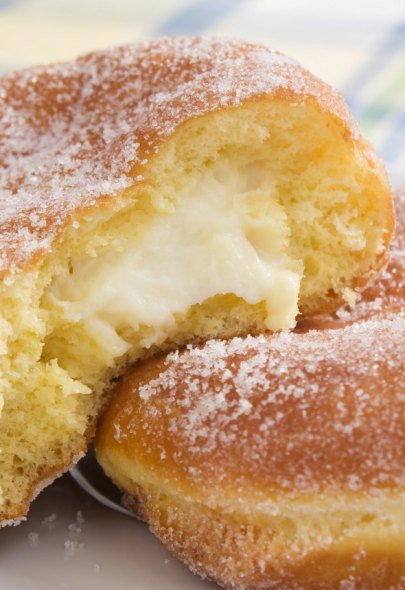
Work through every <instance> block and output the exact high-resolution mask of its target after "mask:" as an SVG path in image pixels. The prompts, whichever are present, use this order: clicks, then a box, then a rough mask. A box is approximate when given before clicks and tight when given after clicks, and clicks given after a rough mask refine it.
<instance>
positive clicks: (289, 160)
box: [0, 97, 390, 518]
mask: <svg viewBox="0 0 405 590" xmlns="http://www.w3.org/2000/svg"><path fill="white" fill-rule="evenodd" d="M367 154H368V152H364V153H362V152H360V151H359V150H358V148H355V147H354V145H353V140H352V138H349V137H348V136H347V132H346V131H345V130H343V129H342V127H341V125H339V123H338V121H335V119H334V118H333V117H331V116H330V113H327V112H325V111H323V110H320V109H319V107H318V106H317V105H315V103H313V102H311V101H309V100H308V101H307V102H302V103H293V102H291V103H290V102H287V101H285V100H281V99H278V98H277V97H274V98H272V99H269V98H268V97H266V99H265V100H264V99H263V100H261V99H256V100H252V101H250V102H247V103H245V104H244V105H243V107H242V106H241V107H238V108H237V109H232V108H229V109H227V110H225V111H223V112H214V113H210V114H208V115H205V116H203V117H199V118H196V119H191V120H190V121H188V122H187V123H184V124H182V126H181V127H180V128H179V129H178V130H177V131H176V134H175V135H174V136H173V137H172V139H171V140H170V141H167V142H166V143H165V144H164V145H163V147H162V148H161V149H160V150H159V151H158V153H157V154H156V155H155V156H153V157H152V158H150V160H149V162H148V164H147V165H146V166H145V167H144V169H143V177H144V180H143V182H142V183H140V184H139V185H137V186H135V185H134V186H131V187H129V188H127V189H126V190H125V191H123V193H122V194H121V196H117V197H116V198H114V200H112V201H108V200H106V202H105V203H104V204H101V205H99V206H98V207H97V211H96V212H94V211H92V210H91V209H89V210H86V208H83V209H82V210H80V211H78V212H77V213H76V214H75V217H74V220H73V221H72V223H71V224H70V225H69V227H67V228H66V229H65V230H64V231H63V232H62V233H61V234H60V236H59V237H58V238H57V240H56V241H55V243H54V245H53V246H52V253H51V254H50V255H49V256H48V257H47V258H46V259H45V260H44V261H43V262H42V263H41V264H39V265H33V266H32V268H31V270H29V271H26V272H23V273H19V274H16V275H15V277H14V278H13V279H12V280H11V281H8V280H6V281H4V283H3V284H2V285H1V287H0V308H1V311H2V314H1V319H0V345H1V346H2V347H3V348H4V350H2V351H1V352H2V355H1V357H0V386H1V389H0V390H1V392H2V396H1V398H0V399H1V400H2V402H1V406H0V408H1V407H2V414H1V426H0V450H1V454H0V464H1V469H0V489H1V492H2V494H1V496H0V497H1V498H2V503H1V504H0V517H1V515H2V514H3V513H4V514H6V515H8V516H10V515H11V516H10V518H12V517H14V516H15V517H16V518H17V517H18V516H19V515H21V514H22V513H24V511H25V508H26V505H25V502H26V498H27V497H29V496H30V495H31V496H32V495H33V494H35V493H36V491H38V489H37V484H38V485H39V482H40V481H42V480H44V479H46V478H52V477H53V476H54V475H55V471H56V470H57V471H60V466H61V465H62V466H63V465H64V466H68V465H69V464H70V463H71V461H72V459H73V457H75V456H77V455H78V453H79V452H80V451H79V449H80V450H81V451H83V450H84V448H85V445H86V440H87V438H88V435H89V432H90V431H91V429H92V428H93V424H94V420H95V418H96V416H97V415H98V413H99V411H100V408H101V407H102V405H103V404H104V403H105V400H106V392H107V391H108V389H109V387H110V384H111V381H112V379H114V378H115V377H116V376H117V375H119V374H121V373H122V372H123V371H124V369H125V367H126V366H127V365H128V363H130V362H133V361H135V360H137V359H139V358H141V357H143V356H145V355H149V354H153V353H154V352H155V351H156V350H158V349H159V350H165V349H168V348H173V347H175V346H181V345H183V344H184V343H185V342H188V341H194V340H200V339H206V338H215V337H227V336H235V335H238V334H246V333H248V332H251V333H257V332H260V331H263V330H265V329H268V328H269V326H270V327H271V328H273V329H278V328H285V327H289V326H288V325H287V326H286V325H282V322H280V323H279V325H277V324H271V318H272V313H273V312H274V310H273V309H272V308H271V297H269V298H268V300H267V301H266V298H265V297H264V295H263V292H262V291H260V290H257V291H255V284H256V283H257V284H259V283H260V280H261V279H260V277H259V270H258V271H257V274H256V275H255V274H254V273H253V274H252V273H250V270H251V266H250V264H249V259H248V258H246V260H244V259H243V257H242V259H241V261H240V262H241V264H240V270H239V275H238V277H237V278H239V279H240V285H238V284H236V283H233V284H231V285H230V287H229V289H226V288H224V286H223V282H220V283H219V284H220V289H219V290H217V288H216V285H215V283H212V285H211V287H212V290H211V292H209V291H204V289H203V290H202V291H203V292H204V297H203V298H202V299H199V298H198V297H196V299H195V300H191V301H188V303H187V305H185V306H184V307H183V308H180V309H172V310H171V313H170V314H169V316H170V317H169V316H168V317H169V319H168V320H167V321H166V320H165V321H161V320H159V321H157V322H154V321H151V322H149V323H148V322H146V323H142V322H139V319H138V318H137V317H135V318H132V319H131V318H129V315H130V314H126V315H122V316H120V314H119V313H118V312H117V309H116V308H117V307H118V308H119V307H120V305H121V304H122V301H121V300H117V302H116V305H115V306H114V305H110V306H109V303H108V304H106V307H105V308H103V309H93V308H92V307H91V306H88V307H87V308H86V309H83V308H80V301H82V300H83V299H85V298H86V296H87V295H88V294H89V293H90V299H91V296H93V295H94V294H95V293H97V290H98V285H99V284H104V283H99V282H97V281H98V278H97V277H98V276H99V273H100V274H101V275H102V274H103V272H104V269H105V267H106V268H112V267H114V266H115V264H119V262H120V260H121V259H122V256H123V255H124V254H125V252H128V251H130V250H131V248H132V249H133V250H134V251H136V249H137V245H138V244H139V243H140V240H142V236H143V235H144V233H145V232H147V231H148V228H150V227H152V226H153V224H154V223H155V221H156V219H160V220H164V219H167V220H169V219H173V217H174V216H176V215H177V214H178V211H179V208H180V207H182V206H183V205H184V202H185V200H186V199H187V198H191V199H194V200H195V201H196V205H198V206H199V205H201V206H202V207H203V211H204V214H205V215H206V216H207V223H211V224H215V219H217V218H218V217H219V218H220V214H221V215H224V212H223V211H222V212H221V211H220V209H221V206H222V205H221V203H226V207H228V208H229V211H230V212H235V211H237V215H238V220H239V221H238V223H239V225H237V224H236V225H237V228H238V231H239V235H238V236H237V239H236V241H237V242H238V243H239V242H240V241H241V240H242V241H243V248H245V249H246V248H249V252H250V255H251V256H253V257H258V258H259V259H260V261H261V263H263V264H265V265H266V264H267V265H268V267H269V268H272V269H273V270H274V272H275V273H276V274H275V275H274V276H281V275H282V273H284V272H287V273H290V274H289V276H292V277H293V278H294V277H295V279H294V280H296V282H297V284H298V287H299V288H298V289H297V293H296V297H297V301H296V302H295V303H294V301H293V302H290V303H289V305H290V312H289V313H290V315H291V309H294V305H296V304H297V309H296V311H298V308H299V310H300V312H301V313H311V312H313V311H320V310H325V311H326V310H328V309H329V308H331V307H335V306H336V305H337V302H339V301H342V300H343V299H344V293H345V289H347V288H349V287H350V288H355V287H356V286H357V282H364V281H365V280H366V279H367V278H369V277H370V276H371V274H372V271H371V270H370V269H372V268H373V266H376V261H377V260H378V259H379V257H380V256H381V255H382V253H383V250H384V247H385V244H386V241H387V233H386V232H387V230H386V229H385V228H386V227H387V225H389V221H387V220H389V219H390V211H389V209H388V208H389V203H388V204H387V201H386V200H384V199H382V198H380V196H381V192H382V191H383V192H384V191H386V188H385V187H384V185H383V184H382V182H381V180H379V179H378V174H379V171H378V170H377V168H374V164H373V163H372V162H370V161H368V159H367V158H368V156H367ZM215 191H217V193H218V200H216V199H212V198H211V205H210V207H211V209H207V199H208V198H209V197H210V196H212V194H213V192H214V193H215ZM225 214H226V211H225ZM202 227H203V226H202V225H201V224H200V225H198V232H196V233H195V235H193V240H199V239H200V237H201V236H200V235H199V232H201V231H202ZM188 229H190V228H188ZM189 235H190V236H191V235H192V232H190V234H189ZM216 235H217V237H218V236H219V237H220V238H221V239H220V240H219V241H217V242H215V243H213V244H212V252H213V253H214V255H213V256H212V259H211V260H214V261H215V260H216V261H220V262H221V256H223V257H224V260H225V259H226V256H228V253H227V243H231V244H232V239H233V236H232V235H231V236H230V235H228V234H226V233H225V234H224V235H222V234H221V228H218V232H217V234H216ZM182 239H183V238H182ZM201 239H206V237H204V236H202V237H201ZM221 240H222V242H221ZM227 240H230V242H229V241H228V242H227ZM165 246H167V247H170V244H169V243H166V244H165V242H162V244H161V249H162V252H163V250H164V248H165ZM190 247H191V245H190ZM230 251H233V250H232V248H231V250H230ZM172 262H173V268H175V267H176V264H179V263H178V261H176V260H172ZM155 263H156V260H154V264H155ZM180 263H181V260H180ZM204 264H205V261H204V260H200V259H198V257H197V258H196V259H195V261H193V265H192V266H194V268H195V272H197V271H199V269H200V267H203V266H204ZM224 264H225V265H226V260H225V262H224ZM154 268H156V267H154ZM236 268H237V267H236ZM258 268H259V267H258ZM93 271H94V272H93ZM146 271H147V267H146V268H145V272H146ZM193 272H194V271H193ZM162 273H163V275H164V269H162ZM277 273H281V275H280V274H278V275H277ZM123 274H124V275H125V272H124V273H123ZM163 275H162V279H164V280H163V284H164V287H163V288H162V290H161V293H162V296H163V297H164V291H165V289H166V288H168V287H167V284H166V283H165V280H166V278H167V277H166V278H165V276H163ZM218 277H219V278H220V279H221V281H222V279H223V277H222V273H221V272H218ZM359 277H360V278H361V279H359ZM192 280H193V277H190V282H192ZM218 280H219V279H218ZM184 284H185V285H186V284H187V281H185V283H184ZM94 285H96V287H94ZM169 286H170V285H169ZM123 288H124V289H125V282H124V283H123ZM277 288H278V287H277V284H275V285H274V288H273V293H276V291H277ZM285 293H289V291H288V289H286V290H285ZM124 296H125V297H126V298H128V297H131V293H128V292H125V293H123V297H124ZM67 300H68V301H69V303H72V302H77V301H78V302H79V304H78V305H77V306H76V307H78V308H79V311H77V314H78V315H77V316H75V314H74V309H75V305H73V307H72V305H70V307H69V306H66V305H65V304H64V302H66V301H67ZM269 301H270V303H269ZM61 302H62V303H61ZM145 305H146V306H148V301H146V303H145ZM68 308H69V310H68V311H67V309H68ZM72 309H73V311H72ZM269 318H270V319H269ZM166 319H167V318H166ZM269 322H270V324H269ZM287 323H289V325H290V326H291V325H293V323H294V322H293V321H292V322H291V318H290V320H288V322H287ZM3 400H4V401H3ZM55 466H58V468H57V469H56V467H55Z"/></svg>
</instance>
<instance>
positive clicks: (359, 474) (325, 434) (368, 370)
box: [96, 193, 405, 590]
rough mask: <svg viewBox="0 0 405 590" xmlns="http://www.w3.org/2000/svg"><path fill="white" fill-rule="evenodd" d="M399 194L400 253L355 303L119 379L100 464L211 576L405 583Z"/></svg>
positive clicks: (253, 583)
mask: <svg viewBox="0 0 405 590" xmlns="http://www.w3.org/2000/svg"><path fill="white" fill-rule="evenodd" d="M397 204H398V229H397V237H396V239H395V241H394V244H393V252H392V260H391V262H390V264H389V266H388V267H387V269H386V270H385V272H384V274H383V276H382V278H381V280H380V281H378V282H376V283H375V284H374V285H372V286H371V287H370V288H369V289H368V290H367V291H366V292H365V293H364V299H363V300H362V302H360V303H359V305H358V306H357V307H356V308H355V309H354V310H352V311H350V310H349V309H345V310H342V311H340V312H338V314H337V315H335V316H324V317H323V318H321V317H318V318H315V319H314V320H313V323H312V325H311V320H306V322H305V323H304V322H302V324H301V326H300V328H299V330H297V331H295V332H292V333H288V334H287V333H283V334H276V335H273V336H270V335H267V336H266V335H261V336H257V337H247V338H234V339H231V340H228V341H219V340H211V341H209V342H207V343H206V344H205V345H203V346H201V347H193V346H189V347H187V348H186V349H184V350H183V351H181V352H174V353H171V354H169V355H168V356H165V357H164V356H160V357H158V358H157V359H153V360H150V361H148V362H146V363H144V364H142V365H141V366H139V367H136V368H135V369H134V370H133V371H132V372H131V373H130V374H129V375H128V376H127V377H126V378H125V380H124V381H123V383H122V384H121V385H120V386H119V387H118V389H117V391H116V393H115V396H114V398H113V402H112V404H111V406H110V408H109V409H108V411H107V413H106V415H105V416H104V418H103V420H102V422H101V425H100V428H99V432H98V437H97V440H96V448H97V457H98V459H99V462H100V463H101V465H102V466H103V468H104V470H105V472H106V473H107V474H108V475H109V476H110V477H111V478H112V479H113V480H114V481H115V482H116V483H117V485H118V486H119V487H120V488H121V489H122V490H124V491H125V492H126V497H125V503H126V505H127V506H128V507H129V508H131V509H132V510H134V512H135V513H136V514H137V515H138V516H139V517H140V518H142V519H144V520H146V521H147V522H148V523H149V525H150V528H151V530H152V531H153V532H154V533H155V534H156V535H157V536H158V537H159V538H160V539H161V540H162V542H163V543H164V544H165V545H166V546H167V547H168V548H169V549H170V550H171V551H172V552H173V553H174V554H175V555H176V556H177V557H179V558H180V559H182V560H183V561H184V562H185V563H186V564H187V565H188V566H189V567H190V568H191V569H192V571H194V572H196V573H199V574H200V575H201V576H203V577H208V578H210V579H213V580H215V581H217V582H218V583H220V584H221V585H223V586H224V587H226V588H238V589H244V588H248V589H251V590H253V589H257V590H259V589H263V588H273V589H279V590H319V589H322V590H345V589H346V590H347V589H356V590H388V589H390V590H402V589H403V588H405V385H404V372H405V360H404V359H405V349H404V342H405V302H404V296H405V243H404V236H405V234H404V230H405V193H404V195H402V196H399V197H398V201H397ZM311 327H316V328H317V329H312V330H309V328H311ZM308 330H309V331H308Z"/></svg>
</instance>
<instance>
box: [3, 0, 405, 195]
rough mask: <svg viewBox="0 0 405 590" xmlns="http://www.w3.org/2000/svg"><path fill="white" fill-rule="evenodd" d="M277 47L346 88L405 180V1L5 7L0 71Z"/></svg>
mask: <svg viewBox="0 0 405 590" xmlns="http://www.w3.org/2000/svg"><path fill="white" fill-rule="evenodd" d="M200 34H210V35H222V36H232V37H240V38H247V39H251V40H255V41H260V42H263V43H266V44H268V45H271V46H273V47H276V48H278V49H280V50H282V51H284V52H285V53H287V54H289V55H291V57H294V58H295V59H297V60H298V61H300V62H301V63H302V64H303V65H305V66H306V67H308V68H309V69H310V70H311V71H313V72H314V73H315V74H317V75H318V76H320V77H321V78H323V79H325V80H326V81H328V82H330V83H331V84H333V85H335V86H337V87H338V88H339V90H341V91H342V92H343V94H344V95H345V97H346V99H347V100H348V102H349V104H350V106H351V108H352V109H353V111H354V114H355V116H356V117H357V119H358V120H359V122H360V126H361V127H362V129H363V131H364V132H365V134H366V136H367V137H368V138H369V139H370V140H371V141H372V142H373V143H375V144H376V146H377V148H378V150H379V151H380V153H381V154H382V156H383V158H384V160H385V162H386V164H387V167H388V170H389V172H390V174H391V177H392V179H393V182H394V183H395V184H397V183H398V182H405V172H404V171H405V139H404V137H405V2H404V1H403V0H339V1H338V2H325V1H324V0H277V1H276V0H194V1H193V0H0V72H1V71H3V72H5V71H9V70H13V69H18V68H22V67H25V66H27V65H31V64H37V63H46V62H49V61H59V60H65V59H71V58H73V57H75V56H77V55H78V54H80V53H83V52H86V51H89V50H92V49H95V48H100V47H105V46H108V45H115V44H120V43H126V42H133V41H139V40H143V39H148V38H151V37H156V36H174V35H200Z"/></svg>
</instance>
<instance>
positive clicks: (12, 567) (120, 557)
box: [0, 475, 218, 590]
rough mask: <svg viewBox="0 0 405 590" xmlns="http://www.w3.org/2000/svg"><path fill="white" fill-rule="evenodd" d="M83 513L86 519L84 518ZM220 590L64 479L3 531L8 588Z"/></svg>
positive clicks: (0, 570) (0, 583)
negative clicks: (24, 516)
mask: <svg viewBox="0 0 405 590" xmlns="http://www.w3.org/2000/svg"><path fill="white" fill-rule="evenodd" d="M78 513H79V514H78ZM60 588H65V589H71V590H146V589H148V590H217V589H218V586H216V585H215V584H211V583H209V582H206V581H203V580H201V579H200V578H198V577H197V576H194V575H193V574H192V573H190V572H189V570H188V569H187V568H186V567H185V566H183V565H182V564H181V563H179V562H178V561H177V560H176V559H175V558H173V557H172V556H171V555H170V554H169V553H168V552H167V551H166V550H165V549H164V548H163V547H162V546H161V545H160V543H159V541H157V539H155V538H154V537H153V535H152V534H151V533H150V532H149V530H148V528H147V526H146V525H145V524H143V523H141V522H139V521H137V520H135V519H131V518H128V517H127V516H123V515H120V514H118V513H116V512H113V511H112V510H110V509H108V508H105V507H104V506H101V505H100V504H98V503H97V502H96V501H94V500H93V499H92V498H90V497H89V496H87V494H85V493H84V492H83V491H82V490H81V489H80V488H79V487H78V486H77V485H76V484H75V483H74V482H73V480H72V479H71V478H70V476H69V475H66V476H64V477H63V478H61V479H60V480H58V481H56V482H55V483H54V484H53V485H52V486H50V487H49V488H47V489H46V490H45V491H44V492H43V493H42V494H41V495H40V496H39V497H38V499H37V500H36V501H35V502H34V504H33V506H32V507H31V510H30V513H29V516H28V519H27V521H26V522H24V523H22V524H21V525H19V526H18V527H6V528H3V529H1V530H0V589H1V590H59V589H60Z"/></svg>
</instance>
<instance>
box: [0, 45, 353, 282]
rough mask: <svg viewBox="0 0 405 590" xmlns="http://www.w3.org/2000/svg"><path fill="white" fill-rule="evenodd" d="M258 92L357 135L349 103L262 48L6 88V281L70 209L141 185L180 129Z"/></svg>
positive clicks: (0, 99)
mask: <svg viewBox="0 0 405 590" xmlns="http://www.w3.org/2000/svg"><path fill="white" fill-rule="evenodd" d="M263 93H275V94H280V93H281V94H283V93H284V94H285V93H287V95H288V96H289V97H290V98H295V99H296V100H302V99H304V98H306V97H313V98H315V100H316V101H317V102H318V103H319V104H320V105H321V107H322V108H325V109H328V110H330V111H331V112H333V113H334V114H335V115H336V116H338V117H339V118H341V119H342V120H343V121H344V124H345V126H346V127H347V128H348V130H349V132H350V133H352V134H353V136H354V135H355V134H356V133H357V130H356V127H355V125H354V124H353V122H352V121H351V117H350V114H349V112H348V109H347V107H346V106H345V104H344V102H343V100H342V98H341V97H340V96H339V95H338V93H336V92H335V91H334V90H333V89H331V88H330V87H329V86H327V85H326V84H323V83H322V82H321V81H319V80H318V79H316V78H314V77H312V76H311V75H310V74H309V73H308V72H307V71H306V70H303V69H302V68H301V67H300V66H298V64H296V63H295V62H294V61H293V60H290V59H289V58H287V57H285V56H283V55H281V54H279V53H277V52H275V51H272V50H270V49H267V48H265V47H261V46H257V45H253V44H248V43H240V42H232V41H221V40H215V39H210V38H195V39H184V38H180V39H174V40H173V39H171V40H168V39H164V40H159V41H154V42H150V43H144V44H140V45H127V46H124V47H117V48H115V49H110V50H106V51H100V52H95V53H91V54H89V55H86V56H83V57H81V58H79V59H78V60H76V61H73V62H69V63H65V64H57V65H50V66H47V67H35V68H30V69H28V70H24V71H22V72H17V73H15V74H10V75H6V76H4V77H2V78H1V80H0V187H1V197H0V198H1V203H2V204H1V208H0V273H2V272H3V273H4V272H5V271H9V272H10V271H13V270H16V269H18V268H19V267H22V266H23V265H24V264H26V263H27V262H29V261H30V260H31V259H32V258H33V257H34V256H35V255H36V254H39V253H41V252H42V253H44V252H45V251H47V250H49V249H50V247H51V244H52V241H53V239H54V238H55V236H56V235H57V234H58V232H59V231H60V230H61V228H62V227H63V226H64V225H65V224H66V222H67V220H68V219H69V218H70V216H71V215H72V214H73V213H74V211H75V210H77V209H78V208H82V207H87V206H91V205H94V204H95V202H96V200H97V199H98V198H99V197H100V196H115V195H118V194H120V193H121V192H122V191H123V190H125V189H126V188H127V187H128V186H130V185H132V184H134V183H137V182H142V166H143V165H144V164H145V163H146V162H147V161H148V159H149V157H150V156H151V155H153V153H154V152H155V151H156V150H157V148H158V147H159V144H160V143H161V142H162V141H163V140H164V139H165V138H168V137H169V136H170V135H171V134H172V133H173V132H174V131H175V129H176V128H177V127H178V125H180V124H181V123H182V122H184V121H187V120H188V119H190V118H193V117H197V116H200V115H203V114H205V113H207V112H210V111H213V110H216V109H219V108H224V107H229V106H235V105H239V104H240V103H241V102H242V101H244V100H247V99H249V98H252V97H255V96H259V95H262V94H263Z"/></svg>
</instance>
